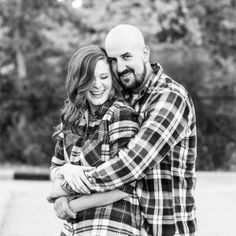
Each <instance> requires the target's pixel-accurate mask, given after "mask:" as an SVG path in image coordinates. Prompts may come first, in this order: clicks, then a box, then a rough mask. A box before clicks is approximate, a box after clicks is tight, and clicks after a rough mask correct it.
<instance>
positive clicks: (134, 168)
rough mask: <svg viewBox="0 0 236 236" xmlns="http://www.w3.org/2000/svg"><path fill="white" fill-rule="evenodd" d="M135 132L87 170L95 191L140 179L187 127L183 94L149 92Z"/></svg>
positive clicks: (180, 136) (188, 109) (187, 120)
mask: <svg viewBox="0 0 236 236" xmlns="http://www.w3.org/2000/svg"><path fill="white" fill-rule="evenodd" d="M148 105H149V106H148V107H147V109H146V113H145V114H144V119H143V123H142V125H141V128H140V130H139V132H138V133H137V134H136V135H135V137H134V138H133V139H131V140H130V142H129V144H128V146H127V147H124V148H123V149H121V150H120V151H119V153H118V154H117V155H116V156H115V157H114V158H113V159H111V160H109V161H107V162H106V163H104V164H102V165H100V166H99V167H98V168H96V169H95V170H93V171H91V172H90V173H89V175H90V177H92V178H93V179H94V188H95V190H96V191H98V192H100V191H108V190H111V189H115V188H118V187H119V186H122V185H124V184H125V183H128V182H132V181H134V180H137V179H141V178H142V177H144V176H145V173H147V171H148V170H149V169H151V168H152V167H153V166H154V165H156V164H158V163H160V161H161V160H162V159H163V158H164V157H165V155H166V154H167V153H168V152H169V151H170V150H171V149H172V147H173V146H174V145H176V144H177V143H178V142H179V141H180V140H181V139H182V138H183V137H185V135H186V132H187V131H188V129H189V119H190V116H191V110H190V108H189V105H188V102H187V101H186V98H184V97H183V96H182V95H180V94H178V93H177V92H173V91H165V92H162V93H159V94H155V95H154V96H152V99H151V100H150V102H149V104H148Z"/></svg>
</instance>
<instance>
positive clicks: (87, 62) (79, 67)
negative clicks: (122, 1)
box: [53, 45, 121, 138]
mask: <svg viewBox="0 0 236 236" xmlns="http://www.w3.org/2000/svg"><path fill="white" fill-rule="evenodd" d="M99 60H106V61H107V63H108V65H109V67H110V70H111V66H110V64H109V62H108V58H107V54H106V52H105V50H104V49H103V48H100V47H99V46H95V45H90V46H85V47H82V48H80V49H79V50H77V51H76V52H75V54H74V55H73V56H72V58H71V60H70V62H69V65H68V72H67V78H66V87H65V88H66V92H67V98H66V100H65V104H64V108H63V109H62V112H61V121H62V122H61V124H60V125H59V126H58V127H57V128H56V130H55V133H54V134H53V137H54V138H56V136H57V134H58V133H59V132H60V131H61V130H63V129H65V130H72V132H74V131H75V127H76V124H78V122H79V121H80V119H81V117H82V115H83V108H84V107H85V104H86V92H87V91H88V90H89V88H90V87H91V85H92V83H93V80H94V70H95V67H96V64H97V62H98V61H99ZM111 75H112V73H111ZM112 85H113V86H112V87H113V88H112V93H111V94H110V98H114V97H116V98H120V97H121V93H120V87H119V85H118V83H117V82H116V80H115V79H114V75H112Z"/></svg>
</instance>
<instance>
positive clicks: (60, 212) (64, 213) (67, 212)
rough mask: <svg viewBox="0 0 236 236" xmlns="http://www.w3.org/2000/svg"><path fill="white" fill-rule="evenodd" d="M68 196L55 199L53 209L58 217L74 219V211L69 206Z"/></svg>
mask: <svg viewBox="0 0 236 236" xmlns="http://www.w3.org/2000/svg"><path fill="white" fill-rule="evenodd" d="M69 199H70V197H60V198H58V199H56V200H55V203H54V211H55V213H56V215H57V217H58V218H60V219H63V220H69V219H71V218H72V219H75V218H76V213H75V212H73V211H72V210H71V208H70V206H69Z"/></svg>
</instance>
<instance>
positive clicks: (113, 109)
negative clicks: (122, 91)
mask: <svg viewBox="0 0 236 236" xmlns="http://www.w3.org/2000/svg"><path fill="white" fill-rule="evenodd" d="M137 117H138V115H137V113H136V112H135V111H134V110H133V108H132V107H131V105H129V104H128V102H126V101H125V100H124V99H117V100H115V101H114V102H113V103H112V105H111V106H110V108H109V109H108V111H107V112H106V114H105V116H104V117H103V119H105V120H109V121H110V122H116V121H121V120H137Z"/></svg>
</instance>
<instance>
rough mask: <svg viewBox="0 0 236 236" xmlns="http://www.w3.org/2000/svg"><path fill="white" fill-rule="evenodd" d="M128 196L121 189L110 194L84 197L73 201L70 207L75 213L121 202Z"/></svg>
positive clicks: (94, 194)
mask: <svg viewBox="0 0 236 236" xmlns="http://www.w3.org/2000/svg"><path fill="white" fill-rule="evenodd" d="M127 196H128V194H127V193H125V192H123V191H121V190H119V189H115V190H113V191H110V192H104V193H93V194H90V195H82V196H81V197H79V198H76V199H73V200H71V201H70V203H69V206H70V208H71V210H72V211H73V212H79V211H83V210H86V209H89V208H94V207H99V206H103V205H108V204H111V203H113V202H116V201H119V200H121V199H123V198H125V197H127Z"/></svg>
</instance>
